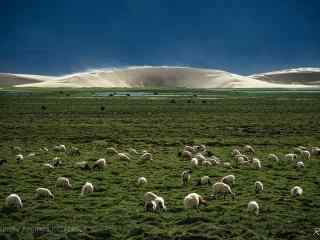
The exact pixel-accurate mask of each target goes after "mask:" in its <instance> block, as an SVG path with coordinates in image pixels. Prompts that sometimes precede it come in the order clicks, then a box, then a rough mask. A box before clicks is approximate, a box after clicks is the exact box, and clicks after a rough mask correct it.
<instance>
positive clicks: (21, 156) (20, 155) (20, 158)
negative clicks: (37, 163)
mask: <svg viewBox="0 0 320 240" xmlns="http://www.w3.org/2000/svg"><path fill="white" fill-rule="evenodd" d="M23 159H24V157H23V155H22V154H18V155H16V160H17V163H21V162H22V161H23Z"/></svg>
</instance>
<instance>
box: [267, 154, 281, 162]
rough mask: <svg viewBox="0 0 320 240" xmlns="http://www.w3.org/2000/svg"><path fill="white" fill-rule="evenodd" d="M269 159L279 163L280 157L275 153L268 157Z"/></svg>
mask: <svg viewBox="0 0 320 240" xmlns="http://www.w3.org/2000/svg"><path fill="white" fill-rule="evenodd" d="M268 159H269V160H271V161H275V162H279V157H278V156H277V155H276V154H274V153H270V154H269V155H268Z"/></svg>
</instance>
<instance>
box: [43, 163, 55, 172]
mask: <svg viewBox="0 0 320 240" xmlns="http://www.w3.org/2000/svg"><path fill="white" fill-rule="evenodd" d="M43 166H44V168H46V169H50V170H51V169H54V166H52V165H51V164H50V163H44V164H43Z"/></svg>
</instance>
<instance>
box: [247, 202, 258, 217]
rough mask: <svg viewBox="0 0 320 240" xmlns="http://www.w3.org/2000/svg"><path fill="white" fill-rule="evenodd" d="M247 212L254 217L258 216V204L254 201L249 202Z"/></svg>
mask: <svg viewBox="0 0 320 240" xmlns="http://www.w3.org/2000/svg"><path fill="white" fill-rule="evenodd" d="M247 210H248V212H253V213H255V214H256V215H259V204H258V203H257V202H256V201H250V202H249V203H248V208H247Z"/></svg>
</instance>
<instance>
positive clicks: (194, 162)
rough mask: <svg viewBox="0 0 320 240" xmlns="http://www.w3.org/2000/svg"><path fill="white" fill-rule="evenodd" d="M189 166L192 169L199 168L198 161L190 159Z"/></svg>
mask: <svg viewBox="0 0 320 240" xmlns="http://www.w3.org/2000/svg"><path fill="white" fill-rule="evenodd" d="M191 166H192V167H193V168H197V167H198V166H199V161H198V159H197V158H192V159H191Z"/></svg>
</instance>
